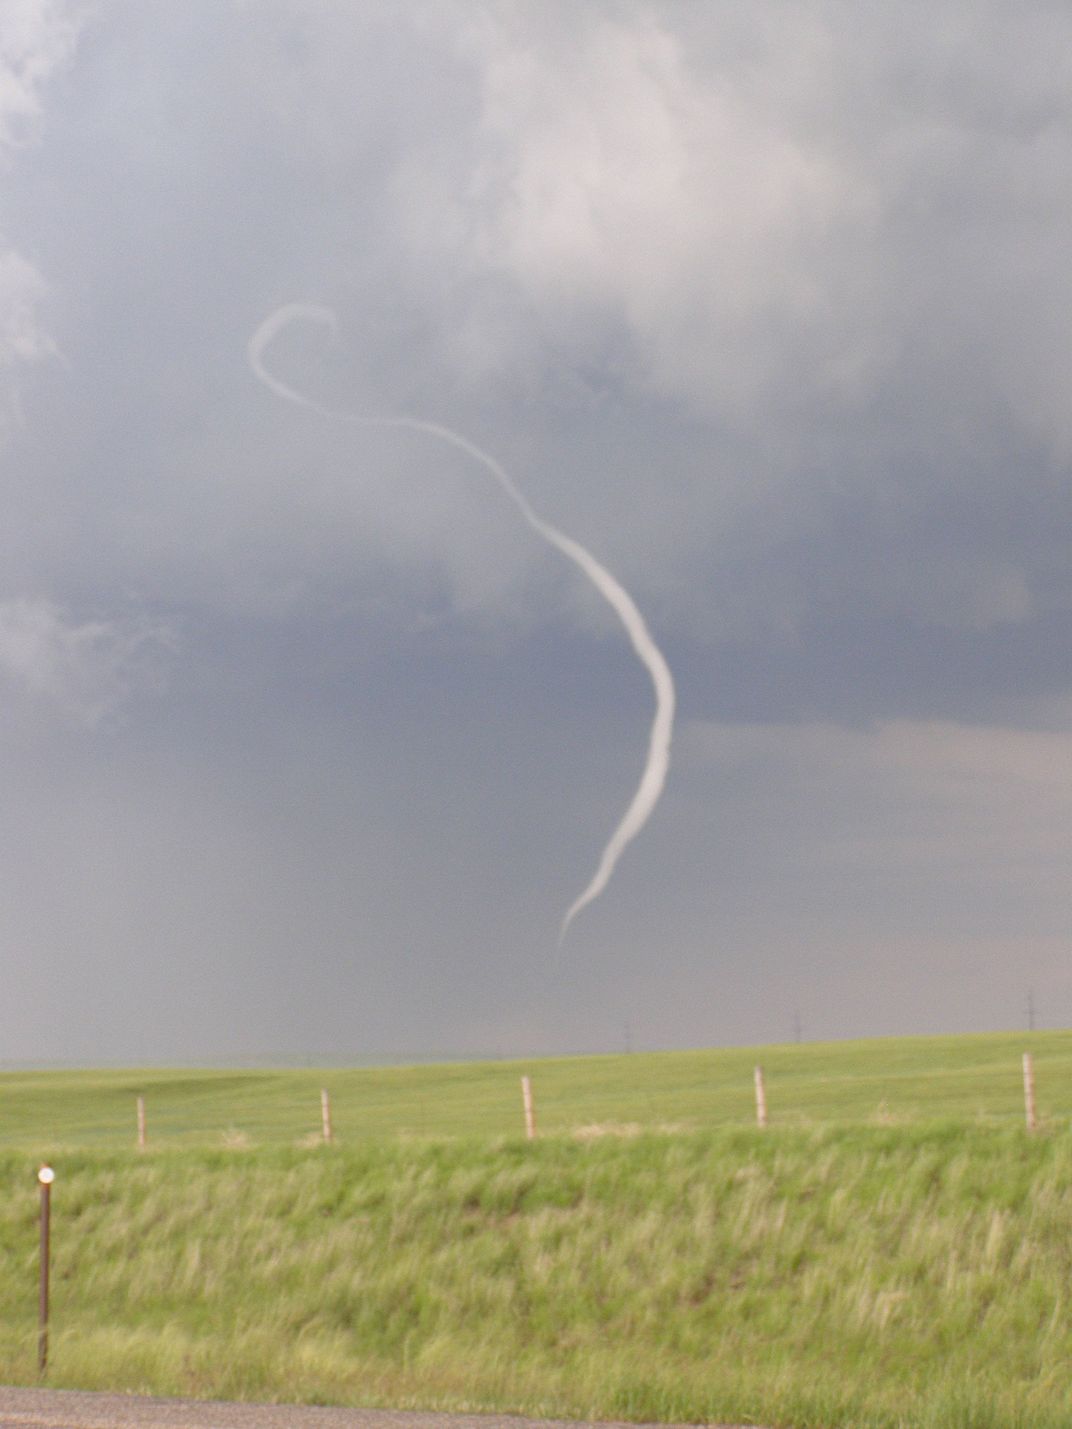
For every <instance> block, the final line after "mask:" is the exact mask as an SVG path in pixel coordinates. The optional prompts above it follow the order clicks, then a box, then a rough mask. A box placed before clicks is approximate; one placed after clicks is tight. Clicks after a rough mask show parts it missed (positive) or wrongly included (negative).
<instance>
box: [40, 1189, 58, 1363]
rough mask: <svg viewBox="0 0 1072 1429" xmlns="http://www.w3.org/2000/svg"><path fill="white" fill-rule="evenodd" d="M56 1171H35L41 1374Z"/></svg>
mask: <svg viewBox="0 0 1072 1429" xmlns="http://www.w3.org/2000/svg"><path fill="white" fill-rule="evenodd" d="M55 1179H56V1173H55V1171H53V1169H52V1167H51V1166H42V1167H41V1169H40V1171H38V1173H37V1180H38V1184H39V1186H40V1188H41V1279H40V1287H39V1294H38V1301H37V1373H38V1374H39V1375H43V1374H44V1372H45V1369H46V1367H47V1365H48V1264H49V1254H50V1252H49V1231H50V1226H49V1222H50V1220H51V1210H52V1182H53V1181H54V1180H55Z"/></svg>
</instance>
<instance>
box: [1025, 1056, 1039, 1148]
mask: <svg viewBox="0 0 1072 1429" xmlns="http://www.w3.org/2000/svg"><path fill="white" fill-rule="evenodd" d="M1024 1117H1025V1119H1026V1121H1027V1129H1028V1131H1038V1114H1037V1112H1036V1110H1035V1064H1034V1062H1033V1061H1032V1059H1031V1053H1030V1052H1025V1053H1024Z"/></svg>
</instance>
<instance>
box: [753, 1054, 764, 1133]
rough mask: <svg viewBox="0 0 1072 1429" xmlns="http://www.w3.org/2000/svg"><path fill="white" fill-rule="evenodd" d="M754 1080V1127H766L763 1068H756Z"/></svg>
mask: <svg viewBox="0 0 1072 1429" xmlns="http://www.w3.org/2000/svg"><path fill="white" fill-rule="evenodd" d="M755 1080H756V1125H757V1126H766V1124H767V1091H766V1088H765V1087H764V1085H763V1068H762V1067H757V1068H756V1073H755Z"/></svg>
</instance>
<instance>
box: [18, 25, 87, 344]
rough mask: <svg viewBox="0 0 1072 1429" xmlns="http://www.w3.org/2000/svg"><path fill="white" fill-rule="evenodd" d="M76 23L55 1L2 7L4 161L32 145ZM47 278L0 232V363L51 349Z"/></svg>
mask: <svg viewBox="0 0 1072 1429" xmlns="http://www.w3.org/2000/svg"><path fill="white" fill-rule="evenodd" d="M76 33H77V24H76V22H75V20H74V19H73V17H72V16H71V14H70V13H69V7H68V6H67V5H66V4H64V3H62V0H61V3H55V0H4V5H3V8H2V10H0V161H5V160H7V161H10V153H11V151H12V150H17V149H19V148H22V147H24V146H25V145H26V144H28V143H29V142H30V141H31V139H32V138H33V137H34V135H35V134H36V132H37V128H38V124H39V121H40V118H41V91H42V89H43V87H44V85H45V84H46V82H47V81H48V80H49V79H50V78H51V77H52V75H53V74H54V73H55V72H56V71H57V70H58V69H60V68H61V67H62V66H63V65H65V64H66V63H68V61H69V60H70V58H71V55H72V54H73V51H74V42H75V36H76ZM44 292H45V283H44V280H43V278H42V276H41V274H40V273H39V272H38V271H37V269H36V268H35V266H34V265H33V264H32V263H31V262H30V261H29V260H28V259H27V258H25V257H24V256H22V255H21V254H19V253H18V252H16V251H15V250H14V249H13V248H11V247H10V246H8V245H6V244H4V243H3V240H2V237H0V366H9V365H11V364H12V363H15V362H23V361H28V360H31V359H33V358H38V357H41V356H44V355H45V354H47V353H49V352H51V351H52V350H53V348H52V344H51V343H50V341H49V339H48V338H47V336H46V335H45V334H44V333H43V332H42V330H41V328H40V327H39V324H38V319H37V306H38V304H39V302H40V300H41V298H42V297H43V295H44Z"/></svg>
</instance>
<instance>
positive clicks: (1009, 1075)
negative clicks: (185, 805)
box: [0, 1032, 1072, 1152]
mask: <svg viewBox="0 0 1072 1429" xmlns="http://www.w3.org/2000/svg"><path fill="white" fill-rule="evenodd" d="M1029 1049H1030V1050H1031V1052H1032V1054H1033V1056H1034V1059H1035V1065H1036V1075H1037V1082H1038V1104H1039V1112H1040V1115H1041V1116H1042V1117H1043V1118H1049V1119H1051V1120H1055V1119H1059V1118H1061V1117H1067V1116H1072V1032H1039V1033H1030V1034H1028V1033H1001V1034H989V1035H983V1036H973V1037H911V1038H888V1039H881V1040H875V1041H866V1042H864V1041H861V1042H830V1043H810V1044H804V1045H799V1046H798V1045H790V1046H777V1047H759V1048H728V1049H725V1050H720V1049H713V1050H704V1051H695V1052H656V1053H638V1054H634V1055H632V1056H608V1057H561V1058H547V1059H531V1060H529V1061H526V1062H459V1063H452V1064H448V1065H439V1066H413V1067H388V1068H358V1069H342V1068H331V1069H328V1070H306V1069H303V1070H291V1069H279V1070H259V1071H234V1070H229V1071H191V1070H181V1071H162V1070H160V1069H151V1070H136V1071H128V1070H122V1071H112V1070H109V1071H73V1072H14V1073H12V1072H9V1073H6V1074H0V1147H5V1146H6V1147H12V1148H15V1147H26V1148H30V1149H33V1150H35V1151H38V1150H39V1151H41V1152H47V1151H48V1150H49V1149H50V1148H52V1147H59V1146H95V1147H101V1148H103V1147H109V1146H114V1147H121V1146H128V1145H130V1144H131V1143H132V1141H133V1138H134V1135H135V1101H136V1098H137V1097H138V1096H139V1095H143V1096H144V1097H145V1102H146V1108H147V1118H148V1127H149V1137H150V1141H151V1142H152V1143H153V1144H160V1145H191V1146H192V1145H196V1144H200V1145H211V1144H217V1145H218V1144H220V1142H221V1139H223V1138H225V1137H229V1138H230V1139H232V1140H235V1139H242V1138H247V1139H248V1140H249V1141H251V1142H253V1143H255V1144H257V1145H261V1144H279V1145H292V1144H293V1143H294V1142H295V1141H298V1140H300V1139H301V1138H303V1137H305V1136H309V1135H313V1136H315V1134H316V1133H317V1131H318V1130H319V1127H320V1088H321V1087H327V1088H328V1090H329V1091H330V1094H331V1104H332V1117H333V1121H334V1127H335V1131H336V1133H337V1135H338V1137H339V1139H340V1140H341V1141H343V1142H346V1143H347V1144H350V1143H352V1142H355V1141H363V1140H367V1139H369V1138H381V1137H398V1136H403V1137H410V1138H424V1137H435V1138H440V1137H458V1136H462V1137H477V1138H479V1137H486V1138H495V1137H501V1136H512V1135H516V1134H518V1132H519V1131H520V1130H521V1128H522V1122H521V1098H520V1092H519V1076H520V1074H521V1073H523V1072H525V1073H528V1074H530V1075H531V1078H532V1082H533V1087H534V1092H535V1097H536V1108H537V1118H538V1124H539V1128H540V1131H541V1132H542V1133H547V1134H548V1135H553V1136H558V1135H569V1134H573V1133H575V1132H576V1131H577V1130H578V1129H580V1128H584V1127H586V1126H587V1127H592V1126H595V1127H598V1126H601V1125H605V1124H615V1125H618V1126H623V1125H626V1126H640V1127H644V1128H667V1127H673V1128H677V1129H681V1130H706V1129H712V1128H715V1127H721V1126H744V1125H750V1124H751V1123H752V1121H753V1118H754V1102H753V1092H752V1069H753V1066H754V1065H755V1063H756V1062H760V1063H762V1065H763V1067H764V1072H765V1076H766V1085H767V1101H768V1105H769V1110H770V1119H771V1125H772V1126H776V1125H780V1126H819V1125H832V1126H833V1125H837V1126H848V1125H850V1124H851V1125H866V1124H887V1123H890V1122H894V1123H915V1122H922V1121H927V1120H933V1119H939V1120H948V1119H955V1120H964V1121H972V1122H978V1123H998V1124H1005V1123H1007V1124H1009V1125H1012V1124H1014V1123H1016V1122H1017V1121H1020V1120H1022V1117H1023V1089H1022V1081H1021V1071H1020V1059H1021V1055H1022V1053H1023V1052H1024V1051H1026V1050H1029Z"/></svg>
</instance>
